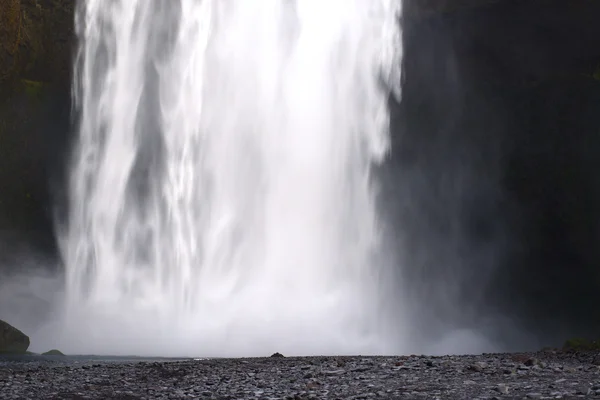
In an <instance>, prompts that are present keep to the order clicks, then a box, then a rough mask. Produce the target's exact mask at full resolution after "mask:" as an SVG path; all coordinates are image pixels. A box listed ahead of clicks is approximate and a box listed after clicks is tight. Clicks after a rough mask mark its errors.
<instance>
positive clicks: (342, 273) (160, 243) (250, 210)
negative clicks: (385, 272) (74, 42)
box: [62, 0, 402, 356]
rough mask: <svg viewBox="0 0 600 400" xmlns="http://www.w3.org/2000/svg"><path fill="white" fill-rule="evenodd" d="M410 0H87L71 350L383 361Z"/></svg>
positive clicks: (74, 197) (80, 63) (68, 260)
mask: <svg viewBox="0 0 600 400" xmlns="http://www.w3.org/2000/svg"><path fill="white" fill-rule="evenodd" d="M400 11H401V1H400V0H318V1H317V0H228V1H223V0H170V1H168V2H166V1H156V0H153V1H151V0H87V1H84V2H80V3H79V6H78V12H77V18H76V29H77V32H78V35H79V38H80V46H79V52H78V57H77V59H76V78H75V84H74V96H75V104H76V108H77V111H78V117H79V125H78V127H79V131H78V135H79V136H78V142H77V145H76V148H75V151H74V158H73V161H72V165H71V172H70V174H71V175H70V201H69V203H70V206H69V220H68V224H67V226H66V228H65V229H64V232H62V239H63V240H62V249H63V257H64V262H65V266H66V276H67V294H66V302H67V307H66V310H67V311H66V320H65V322H64V326H63V329H64V338H67V339H65V342H64V343H63V346H64V348H65V349H66V351H71V352H79V353H81V352H84V353H93V352H95V353H103V354H107V353H110V354H133V353H135V354H144V355H146V354H152V355H207V356H227V355H229V356H231V355H233V356H242V355H266V354H270V352H274V351H280V352H283V353H286V354H318V353H321V354H333V353H337V354H349V353H362V354H368V353H377V352H389V351H391V350H392V349H393V348H394V346H396V344H397V343H396V342H397V341H398V338H391V337H389V336H388V335H387V334H386V332H388V330H387V329H386V327H385V316H384V315H383V313H382V312H381V310H380V308H379V304H380V302H381V301H384V300H385V299H384V298H383V297H384V296H385V295H384V291H383V290H382V289H381V287H382V286H381V281H382V279H383V278H382V269H383V268H384V267H383V264H382V263H381V262H380V261H381V260H382V257H379V256H378V254H379V255H380V252H381V251H382V250H381V237H380V236H381V226H380V224H379V222H378V215H377V213H376V207H375V191H374V188H373V182H372V177H371V169H372V166H373V165H374V164H376V163H379V162H381V161H382V160H383V158H384V157H385V155H386V154H387V152H388V151H389V142H390V139H389V135H388V125H389V116H388V110H387V100H388V96H389V95H390V92H393V93H394V94H395V95H399V85H400V64H401V56H402V49H401V42H400V34H401V32H400V27H399V22H398V16H399V13H400Z"/></svg>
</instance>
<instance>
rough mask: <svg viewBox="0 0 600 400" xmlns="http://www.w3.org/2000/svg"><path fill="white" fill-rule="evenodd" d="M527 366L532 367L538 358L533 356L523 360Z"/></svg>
mask: <svg viewBox="0 0 600 400" xmlns="http://www.w3.org/2000/svg"><path fill="white" fill-rule="evenodd" d="M523 364H525V365H526V366H528V367H533V366H534V365H537V364H538V360H536V359H535V358H529V359H527V360H525V362H524V363H523Z"/></svg>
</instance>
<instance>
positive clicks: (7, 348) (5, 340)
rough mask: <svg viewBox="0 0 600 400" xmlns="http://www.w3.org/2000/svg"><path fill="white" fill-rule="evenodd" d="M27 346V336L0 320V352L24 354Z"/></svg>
mask: <svg viewBox="0 0 600 400" xmlns="http://www.w3.org/2000/svg"><path fill="white" fill-rule="evenodd" d="M28 348H29V337H28V336H27V335H25V334H24V333H23V332H21V331H20V330H18V329H17V328H15V327H14V326H11V325H10V324H8V323H7V322H4V321H2V320H0V353H17V354H21V353H22V354H24V353H25V352H27V349H28Z"/></svg>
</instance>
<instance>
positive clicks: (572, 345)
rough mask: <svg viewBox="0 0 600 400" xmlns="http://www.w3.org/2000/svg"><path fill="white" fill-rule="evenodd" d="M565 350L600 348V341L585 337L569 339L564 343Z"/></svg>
mask: <svg viewBox="0 0 600 400" xmlns="http://www.w3.org/2000/svg"><path fill="white" fill-rule="evenodd" d="M563 350H568V351H590V350H600V341H597V340H589V339H583V338H573V339H569V340H567V341H566V342H565V344H564V345H563Z"/></svg>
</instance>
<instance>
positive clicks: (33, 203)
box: [0, 0, 74, 251]
mask: <svg viewBox="0 0 600 400" xmlns="http://www.w3.org/2000/svg"><path fill="white" fill-rule="evenodd" d="M73 9H74V1H73V0H0V94H1V95H0V186H1V187H2V191H1V195H0V241H2V242H4V243H6V242H7V241H8V242H10V243H15V242H17V243H18V242H24V241H25V242H27V241H29V242H33V243H32V244H33V245H34V246H35V247H37V248H38V249H45V250H48V251H52V250H53V247H54V244H53V243H54V240H53V237H52V235H53V234H52V232H53V227H52V224H53V222H52V218H53V216H52V214H53V205H52V204H53V197H54V196H53V195H52V193H53V191H54V190H55V189H56V188H57V186H56V183H57V182H59V181H60V179H59V178H60V177H61V173H62V171H61V168H62V162H63V160H64V155H65V154H66V153H65V151H66V142H67V137H68V134H69V131H70V116H69V113H70V80H71V64H72V63H71V59H72V46H73V42H74V37H73Z"/></svg>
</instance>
